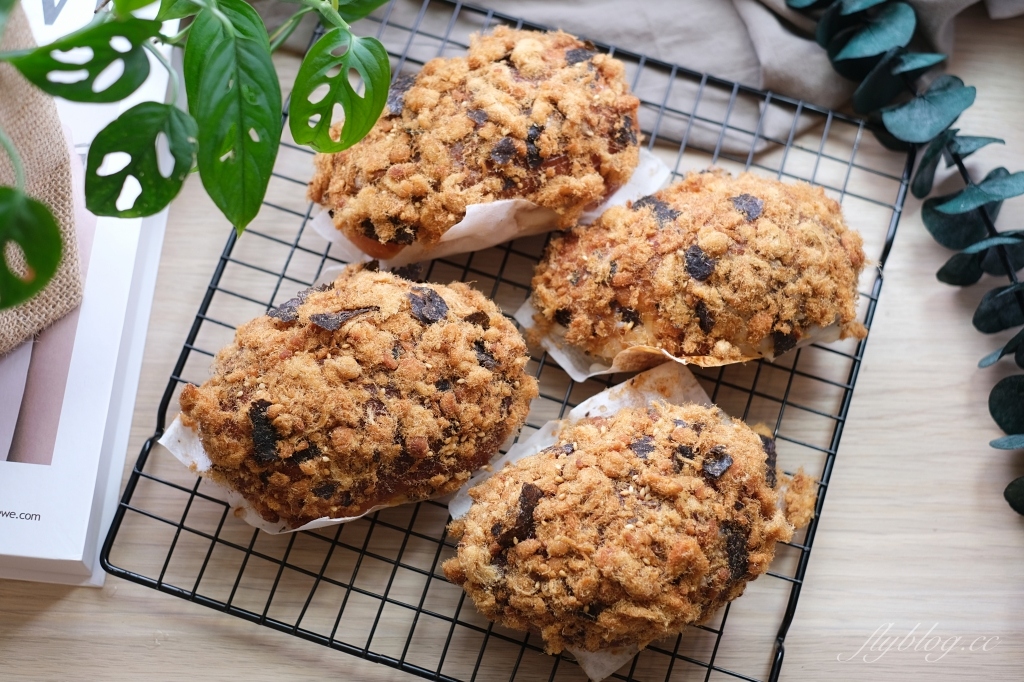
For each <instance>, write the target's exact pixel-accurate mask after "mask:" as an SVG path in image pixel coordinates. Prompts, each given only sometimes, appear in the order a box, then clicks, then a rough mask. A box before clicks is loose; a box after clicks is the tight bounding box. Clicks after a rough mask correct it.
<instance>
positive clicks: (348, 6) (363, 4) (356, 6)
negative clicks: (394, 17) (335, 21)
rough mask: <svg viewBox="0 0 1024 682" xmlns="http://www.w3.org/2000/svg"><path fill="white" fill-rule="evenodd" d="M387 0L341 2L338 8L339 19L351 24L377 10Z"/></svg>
mask: <svg viewBox="0 0 1024 682" xmlns="http://www.w3.org/2000/svg"><path fill="white" fill-rule="evenodd" d="M387 1H388V0H350V2H342V3H341V6H340V7H338V14H340V15H341V18H342V19H344V20H345V21H347V22H348V23H350V24H351V23H352V22H353V21H357V20H359V19H362V18H363V17H365V16H368V15H369V14H370V12H372V11H373V10H375V9H377V8H378V7H380V6H381V5H383V4H384V3H386V2H387Z"/></svg>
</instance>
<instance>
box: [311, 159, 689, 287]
mask: <svg viewBox="0 0 1024 682" xmlns="http://www.w3.org/2000/svg"><path fill="white" fill-rule="evenodd" d="M670 175H671V171H669V169H668V166H666V165H665V164H664V163H662V161H661V159H659V158H658V157H657V156H655V155H654V154H653V153H651V152H650V151H648V150H647V148H645V147H641V148H640V162H639V164H638V165H637V167H636V170H634V171H633V175H632V176H630V178H629V182H627V183H626V184H625V185H623V186H622V187H620V188H619V189H618V190H617V191H616V192H615V193H614V194H612V195H611V196H610V197H608V199H607V200H606V201H605V202H604V203H602V204H601V205H600V206H598V207H597V208H595V209H593V210H591V211H587V212H586V213H584V214H583V216H582V217H581V218H580V222H581V223H583V224H590V223H592V222H594V221H595V220H597V218H598V217H599V216H600V215H601V214H602V213H604V211H605V210H606V209H608V208H610V207H612V206H617V205H620V204H625V203H626V202H627V201H635V200H636V199H639V198H640V197H643V196H647V195H648V194H653V193H654V192H656V191H658V190H659V189H661V186H662V185H664V184H665V181H666V180H668V178H669V176H670ZM556 220H557V215H556V214H555V212H554V211H552V210H551V209H548V208H542V207H540V206H538V205H537V204H535V203H533V202H532V201H527V200H526V199H503V200H501V201H494V202H491V203H489V204H471V205H469V206H467V207H466V217H465V218H463V219H462V221H461V222H459V223H456V224H455V225H453V226H452V227H451V228H450V229H449V230H448V231H447V232H445V233H444V234H443V235H441V240H440V241H439V242H438V243H437V244H434V245H433V246H429V247H427V246H424V245H423V244H420V243H418V242H417V243H414V244H410V245H409V246H406V247H405V248H404V249H402V250H401V252H399V254H398V255H397V256H395V257H394V258H390V259H387V260H382V261H381V265H382V266H384V267H385V268H392V267H398V266H401V265H407V264H409V263H418V262H420V261H424V260H430V259H431V258H443V257H445V256H452V255H455V254H459V253H468V252H470V251H482V250H484V249H489V248H491V247H492V246H497V245H498V244H504V243H505V242H507V241H510V240H512V239H518V238H519V237H528V236H530V235H534V234H543V233H544V232H550V231H551V230H553V229H555V226H556ZM310 225H311V226H312V227H313V229H314V230H315V231H316V233H317V234H319V235H320V236H321V237H323V238H324V239H326V240H327V241H329V242H331V243H332V244H334V247H333V248H332V249H331V255H332V256H334V257H336V258H340V259H341V260H344V261H347V262H349V263H363V262H366V261H370V260H373V258H372V256H368V255H366V254H365V253H363V251H362V250H360V249H359V247H357V246H356V245H355V244H353V243H352V242H351V241H349V239H348V237H346V236H345V235H344V233H342V232H341V231H340V230H339V229H338V228H336V227H335V226H334V221H333V220H332V219H331V216H330V214H329V213H328V212H327V211H326V210H323V211H320V213H318V214H317V215H316V216H315V217H314V218H313V220H312V221H311V223H310Z"/></svg>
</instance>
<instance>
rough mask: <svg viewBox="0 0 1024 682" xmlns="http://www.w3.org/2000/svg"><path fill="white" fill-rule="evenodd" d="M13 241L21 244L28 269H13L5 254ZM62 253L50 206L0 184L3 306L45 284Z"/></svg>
mask: <svg viewBox="0 0 1024 682" xmlns="http://www.w3.org/2000/svg"><path fill="white" fill-rule="evenodd" d="M10 243H14V244H17V245H18V246H19V247H20V248H21V254H22V256H24V259H25V261H24V263H25V264H26V265H27V266H28V269H27V272H25V271H22V272H20V274H19V272H15V270H12V269H11V264H10V263H8V262H7V258H5V257H4V254H5V253H7V252H8V248H9V247H8V244H10ZM60 253H61V238H60V228H59V227H57V221H56V220H54V218H53V214H52V213H50V209H49V208H47V206H46V205H45V204H43V203H41V202H39V201H36V200H35V199H32V198H31V197H29V196H27V195H25V194H24V193H23V192H21V191H20V190H17V189H14V188H13V187H0V309H3V308H10V307H11V306H15V305H18V304H19V303H23V302H24V301H27V300H28V299H30V298H32V297H33V296H35V295H36V294H37V293H38V292H39V291H40V290H41V289H42V288H43V287H44V286H46V283H47V282H49V281H50V279H51V278H52V277H53V273H54V272H56V271H57V265H58V264H59V263H60ZM23 276H24V277H23Z"/></svg>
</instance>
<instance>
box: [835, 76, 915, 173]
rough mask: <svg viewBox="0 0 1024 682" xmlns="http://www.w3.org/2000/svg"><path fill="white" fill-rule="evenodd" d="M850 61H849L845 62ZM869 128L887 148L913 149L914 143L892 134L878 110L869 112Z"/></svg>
mask: <svg viewBox="0 0 1024 682" xmlns="http://www.w3.org/2000/svg"><path fill="white" fill-rule="evenodd" d="M844 63H847V64H848V63H849V62H844ZM867 128H868V130H870V131H871V132H872V133H874V135H875V137H876V138H878V141H879V142H881V143H882V146H883V147H885V148H886V149H888V150H890V151H894V152H904V153H905V152H909V151H910V150H911V149H913V147H914V145H912V144H910V143H909V142H904V141H903V140H898V139H896V138H895V137H893V136H892V133H890V132H889V131H888V130H886V129H885V125H884V124H883V123H882V116H881V114H879V113H878V112H877V111H873V112H871V113H870V114H868V124H867Z"/></svg>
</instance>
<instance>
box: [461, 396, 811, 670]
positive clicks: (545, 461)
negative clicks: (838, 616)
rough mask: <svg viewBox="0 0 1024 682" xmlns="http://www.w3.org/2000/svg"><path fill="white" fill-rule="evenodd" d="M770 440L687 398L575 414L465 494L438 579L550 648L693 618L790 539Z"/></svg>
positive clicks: (622, 640)
mask: <svg viewBox="0 0 1024 682" xmlns="http://www.w3.org/2000/svg"><path fill="white" fill-rule="evenodd" d="M767 440H768V439H762V438H761V437H759V436H758V435H757V434H756V433H754V432H753V431H752V430H751V429H750V428H748V427H747V426H746V425H744V424H743V423H742V422H739V421H730V420H729V419H728V418H727V417H724V415H723V414H722V413H721V412H720V411H719V410H717V409H715V408H705V407H702V406H699V405H692V404H691V405H686V406H676V405H667V404H661V403H655V404H654V405H653V406H652V407H651V408H649V409H637V408H630V409H624V410H621V411H619V412H618V413H617V414H615V415H614V416H612V417H600V418H589V419H583V420H580V421H578V422H576V423H575V424H572V425H571V426H569V427H568V428H567V429H566V430H565V431H563V433H562V434H561V435H560V436H559V440H558V443H557V444H556V445H554V446H552V447H549V448H547V449H546V450H543V451H541V452H540V453H538V454H536V455H533V456H530V457H525V458H523V459H521V460H519V461H518V462H515V463H514V464H511V465H509V466H506V467H505V468H504V469H502V470H501V471H499V472H498V473H496V474H495V475H494V476H492V477H491V478H490V479H488V480H487V481H485V482H484V483H483V484H481V485H479V486H477V487H475V488H473V489H471V490H470V495H471V496H472V498H473V500H474V503H473V505H472V507H471V508H470V510H469V512H468V514H467V515H466V516H465V517H463V519H461V520H458V521H454V522H453V523H452V525H451V529H450V530H451V532H452V533H453V534H454V535H455V536H456V537H461V540H460V542H459V546H458V551H457V554H456V556H455V557H454V558H452V559H449V560H448V561H447V562H445V564H444V566H443V568H444V572H445V575H446V576H448V578H449V579H450V580H452V581H453V582H455V583H456V584H458V585H461V586H462V587H463V588H464V589H465V590H466V592H467V593H468V594H469V595H470V596H471V597H472V598H473V601H474V602H475V603H476V605H477V608H479V609H480V611H481V612H483V614H484V615H485V616H487V617H488V618H490V619H491V620H495V621H497V622H499V623H500V624H502V625H504V626H506V627H510V628H513V629H517V630H527V629H532V630H535V631H539V632H540V634H541V636H542V637H543V639H544V644H545V647H546V649H547V651H548V652H550V653H557V652H559V651H561V650H562V649H563V648H565V647H567V646H568V647H576V648H580V649H585V650H587V651H597V650H602V649H607V648H608V647H614V646H628V645H639V646H641V647H643V646H646V645H647V644H648V643H649V642H652V641H654V640H656V639H659V638H662V637H665V636H668V635H672V634H675V633H677V632H679V631H680V630H681V629H682V628H683V627H685V626H686V625H688V624H691V623H701V622H704V621H706V620H707V619H708V618H710V617H711V615H712V614H713V613H714V612H715V610H716V609H718V608H719V607H720V606H721V605H722V604H724V603H725V602H727V601H730V600H732V599H735V598H736V597H738V596H739V595H740V594H741V593H742V592H743V589H744V587H745V585H746V583H747V581H749V580H753V579H754V578H756V577H757V576H758V575H760V574H762V573H764V572H765V571H766V570H767V568H768V564H769V563H770V562H771V560H772V557H773V556H774V552H775V543H776V542H778V541H780V540H788V539H789V538H790V537H791V535H792V527H791V526H790V525H789V524H788V523H787V522H786V520H785V518H784V517H783V514H782V512H781V511H780V510H779V509H778V506H777V504H778V494H777V492H776V490H775V489H774V483H775V478H774V477H775V462H774V456H773V453H774V449H773V448H772V449H771V453H769V452H768V449H769V448H768V442H767ZM772 445H774V444H772ZM770 455H771V456H770ZM769 472H771V476H770V477H769V475H768V473H769Z"/></svg>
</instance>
